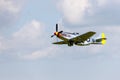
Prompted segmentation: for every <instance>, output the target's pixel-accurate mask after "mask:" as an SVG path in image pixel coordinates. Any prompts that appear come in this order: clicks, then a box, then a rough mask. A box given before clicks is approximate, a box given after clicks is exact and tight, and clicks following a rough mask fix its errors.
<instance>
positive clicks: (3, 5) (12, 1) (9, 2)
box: [0, 0, 24, 28]
mask: <svg viewBox="0 0 120 80" xmlns="http://www.w3.org/2000/svg"><path fill="white" fill-rule="evenodd" d="M23 3H24V1H23V0H21V1H19V0H0V28H3V27H7V26H10V25H11V24H12V23H13V22H14V21H16V20H17V18H18V16H19V15H20V12H21V10H22V7H23Z"/></svg>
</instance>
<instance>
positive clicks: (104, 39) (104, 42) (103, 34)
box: [101, 33, 106, 45]
mask: <svg viewBox="0 0 120 80" xmlns="http://www.w3.org/2000/svg"><path fill="white" fill-rule="evenodd" d="M101 37H102V41H101V43H102V44H103V45H104V44H106V37H105V33H102V35H101Z"/></svg>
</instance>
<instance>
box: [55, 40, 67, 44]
mask: <svg viewBox="0 0 120 80" xmlns="http://www.w3.org/2000/svg"><path fill="white" fill-rule="evenodd" d="M53 44H68V43H67V41H60V42H54V43H53Z"/></svg>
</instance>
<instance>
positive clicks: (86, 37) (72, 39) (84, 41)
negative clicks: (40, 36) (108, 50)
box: [51, 24, 107, 46]
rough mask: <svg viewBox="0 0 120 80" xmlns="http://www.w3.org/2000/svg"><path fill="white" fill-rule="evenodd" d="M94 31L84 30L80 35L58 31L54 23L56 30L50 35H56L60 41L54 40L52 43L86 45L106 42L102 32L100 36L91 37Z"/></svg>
mask: <svg viewBox="0 0 120 80" xmlns="http://www.w3.org/2000/svg"><path fill="white" fill-rule="evenodd" d="M95 34H96V32H93V31H89V32H86V33H84V34H82V35H79V33H69V32H63V31H58V24H56V32H54V35H52V36H51V37H54V36H56V37H58V38H59V39H61V40H62V41H60V42H54V43H53V44H58V45H62V44H67V45H68V46H73V45H77V46H87V45H90V44H100V45H104V44H105V43H106V40H107V38H106V37H105V34H104V33H101V37H100V38H95V39H93V38H91V37H92V36H93V35H95Z"/></svg>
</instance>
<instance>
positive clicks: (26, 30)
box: [13, 20, 44, 40]
mask: <svg viewBox="0 0 120 80" xmlns="http://www.w3.org/2000/svg"><path fill="white" fill-rule="evenodd" d="M43 31H44V26H43V24H42V23H40V22H39V21H37V20H32V21H31V22H30V23H28V24H26V25H25V26H24V27H22V28H21V29H20V30H19V31H17V32H15V33H14V34H13V38H15V39H18V40H34V39H36V38H39V36H41V34H42V33H43Z"/></svg>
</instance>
